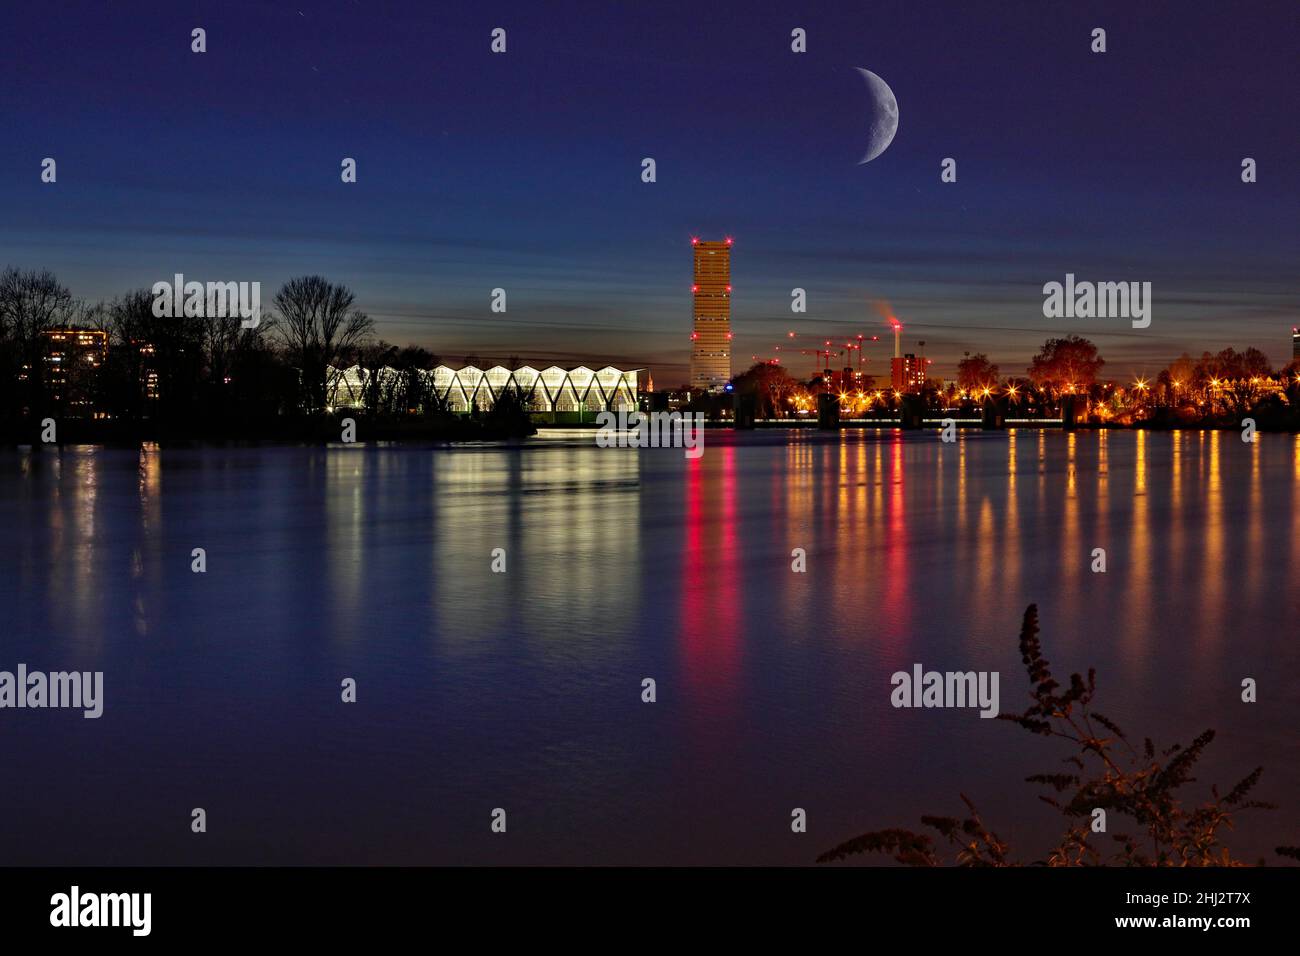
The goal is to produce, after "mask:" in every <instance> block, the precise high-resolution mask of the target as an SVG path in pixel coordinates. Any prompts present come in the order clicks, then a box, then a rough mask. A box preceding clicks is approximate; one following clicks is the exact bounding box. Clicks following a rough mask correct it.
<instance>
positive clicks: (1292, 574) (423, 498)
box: [0, 431, 1300, 863]
mask: <svg viewBox="0 0 1300 956" xmlns="http://www.w3.org/2000/svg"><path fill="white" fill-rule="evenodd" d="M587 438H589V436H587ZM6 462H7V464H6V466H5V467H4V470H3V471H0V520H2V521H3V525H4V527H5V528H6V529H7V530H8V531H9V535H8V537H9V544H8V547H6V548H5V549H4V552H3V553H4V557H3V558H2V559H0V562H2V564H0V566H2V567H3V572H4V573H3V577H2V578H0V581H2V582H3V587H4V588H5V594H4V606H5V607H7V608H11V609H15V611H14V613H13V614H12V615H8V616H9V617H10V621H8V622H7V623H6V626H5V627H4V629H3V635H4V637H3V642H2V643H0V651H2V652H3V653H0V669H12V668H13V667H14V666H16V665H17V664H18V663H19V662H24V663H27V664H28V666H29V667H31V668H42V669H46V670H56V669H69V668H79V669H93V670H103V671H105V685H106V695H107V702H106V709H105V716H104V717H103V718H101V719H100V720H99V721H87V720H82V719H81V718H80V717H78V716H76V715H70V714H67V713H58V712H50V711H42V712H32V711H2V712H0V730H3V733H0V759H2V760H3V761H4V766H6V768H8V769H9V770H10V771H11V772H12V776H11V779H13V780H21V781H23V784H24V785H23V786H21V787H6V788H4V789H3V791H2V792H0V819H6V820H10V821H15V820H18V821H22V825H21V826H16V827H14V826H11V827H10V829H9V831H8V832H7V833H6V838H5V846H6V855H7V858H8V861H10V862H15V863H36V862H42V863H109V862H126V863H152V862H157V863H201V862H229V863H237V862H248V863H263V862H289V863H295V862H304V863H376V862H397V863H422V862H429V863H443V862H449V863H461V862H498V861H499V862H558V863H574V862H617V863H630V862H651V863H668V862H806V861H808V860H810V859H811V858H812V857H813V856H815V855H816V852H817V851H819V850H821V849H824V848H825V847H826V846H828V845H829V844H831V843H833V842H835V841H836V840H838V839H839V838H841V837H844V836H846V835H850V834H852V833H853V832H856V830H858V829H863V828H870V827H881V826H892V825H911V824H915V823H916V818H917V816H918V815H919V814H920V813H922V812H932V813H949V812H952V811H953V810H955V809H957V806H956V799H957V797H956V795H957V793H958V792H959V791H962V792H966V793H969V794H970V795H971V796H972V797H973V798H974V799H976V801H977V802H978V803H979V804H980V805H981V808H982V809H983V810H984V812H985V816H986V817H987V818H989V819H991V820H992V821H993V822H994V824H995V826H996V827H997V829H999V831H1000V832H1002V833H1003V834H1004V835H1005V836H1007V837H1009V838H1011V839H1012V841H1013V843H1016V844H1020V845H1024V846H1025V855H1026V856H1032V853H1033V850H1034V849H1035V848H1036V847H1038V846H1041V844H1042V842H1043V840H1045V839H1046V838H1047V837H1048V835H1049V834H1050V831H1049V830H1048V826H1049V825H1050V824H1051V822H1052V821H1051V817H1050V814H1049V813H1048V811H1046V809H1045V808H1044V809H1041V810H1040V809H1039V807H1038V806H1037V805H1036V804H1037V801H1036V800H1035V799H1034V791H1033V789H1032V788H1031V787H1030V786H1028V785H1026V784H1023V783H1022V782H1021V780H1022V779H1023V777H1024V776H1025V775H1026V774H1028V773H1031V772H1038V771H1048V770H1053V769H1055V766H1056V765H1057V763H1058V760H1059V758H1060V757H1061V756H1063V754H1062V753H1061V752H1059V751H1057V750H1054V749H1052V747H1051V745H1049V744H1044V743H1043V742H1042V741H1040V740H1037V739H1034V738H1031V737H1029V735H1027V734H1024V733H1023V732H1021V731H1019V730H1017V729H1016V728H1013V727H1011V726H1010V725H1008V724H1005V723H1004V722H999V721H987V720H980V719H978V718H977V717H976V716H975V714H974V713H972V712H953V711H907V710H894V709H892V708H891V707H890V706H889V702H888V701H889V690H890V686H889V675H890V674H891V673H892V672H893V671H895V670H898V669H908V668H910V666H911V665H912V664H913V663H914V662H920V663H922V664H923V665H924V666H925V667H926V668H933V669H940V670H958V669H960V670H968V669H974V670H998V671H1000V672H1001V673H1002V695H1003V696H1002V705H1003V709H1004V710H1010V709H1014V708H1016V707H1018V706H1019V705H1020V702H1021V701H1022V700H1023V697H1022V696H1021V695H1022V694H1023V692H1024V688H1025V684H1024V679H1023V676H1022V674H1021V672H1020V670H1019V667H1020V665H1019V659H1018V653H1017V649H1016V631H1017V628H1018V625H1019V620H1020V616H1021V614H1022V612H1023V610H1024V607H1025V605H1026V604H1028V603H1030V602H1031V601H1032V602H1037V603H1038V605H1039V608H1040V613H1041V616H1042V623H1043V638H1044V643H1045V649H1046V652H1047V656H1048V657H1049V659H1051V660H1052V661H1053V663H1054V664H1055V665H1056V666H1057V668H1058V669H1059V670H1060V671H1061V672H1062V674H1065V673H1068V671H1069V670H1073V669H1086V668H1087V667H1089V666H1096V667H1097V670H1098V682H1099V686H1100V695H1099V704H1098V706H1099V708H1100V709H1101V710H1102V711H1103V712H1105V713H1106V714H1107V715H1108V716H1111V717H1112V718H1113V719H1115V720H1117V721H1118V722H1119V723H1120V725H1121V726H1124V727H1126V728H1131V732H1132V733H1134V734H1136V735H1137V736H1139V737H1140V736H1142V735H1147V734H1149V735H1151V736H1153V737H1155V738H1157V740H1158V741H1160V742H1164V743H1170V742H1173V741H1174V740H1181V741H1184V742H1185V741H1186V740H1188V739H1190V738H1191V737H1192V736H1194V735H1195V734H1196V733H1198V732H1199V731H1200V730H1202V729H1203V728H1205V727H1215V728H1216V729H1217V730H1218V731H1219V732H1220V739H1219V741H1218V742H1217V743H1216V745H1215V746H1214V747H1213V748H1212V749H1211V756H1210V758H1209V759H1208V760H1207V761H1206V763H1205V764H1204V772H1202V773H1201V774H1200V777H1201V779H1202V780H1206V781H1211V780H1217V781H1219V782H1220V783H1221V784H1226V785H1231V784H1232V783H1235V781H1236V779H1237V777H1239V776H1242V775H1244V774H1245V773H1246V772H1248V771H1249V770H1251V769H1253V767H1254V766H1255V765H1256V764H1264V765H1265V767H1266V768H1267V769H1266V774H1265V777H1264V785H1263V787H1262V790H1263V791H1266V792H1262V793H1261V794H1260V795H1261V798H1264V799H1268V798H1272V799H1276V800H1278V801H1279V802H1281V803H1283V809H1282V810H1280V811H1278V812H1277V813H1275V814H1272V815H1264V816H1262V817H1256V818H1253V819H1247V820H1245V821H1243V825H1242V828H1241V829H1240V830H1239V834H1238V837H1237V839H1236V840H1235V841H1234V845H1235V846H1238V847H1240V848H1241V849H1242V850H1243V852H1247V853H1249V854H1259V853H1263V852H1266V851H1267V849H1268V848H1269V847H1271V846H1273V845H1276V844H1277V843H1284V842H1290V843H1296V842H1300V834H1298V833H1296V832H1295V823H1294V821H1296V820H1297V819H1300V814H1297V812H1296V811H1297V806H1296V805H1295V803H1294V795H1295V794H1296V793H1300V786H1297V784H1300V769H1298V768H1300V760H1297V757H1298V756H1300V753H1298V744H1297V734H1296V732H1295V731H1296V727H1297V722H1296V718H1295V717H1294V715H1295V714H1296V713H1297V707H1300V688H1298V682H1297V681H1296V680H1295V679H1294V675H1295V674H1296V668H1297V664H1298V663H1300V651H1298V649H1297V648H1298V645H1297V642H1296V640H1295V637H1296V627H1295V621H1296V620H1298V619H1300V616H1298V614H1297V612H1300V585H1298V584H1297V575H1296V569H1297V568H1298V567H1300V437H1293V436H1276V435H1262V436H1260V440H1259V441H1258V442H1257V443H1256V444H1253V445H1246V444H1244V443H1241V442H1240V441H1238V440H1237V436H1236V434H1235V433H1217V432H1214V433H1173V434H1163V433H1145V432H1137V433H1132V432H1115V433H1105V432H1103V433H1100V434H1097V433H1087V432H1083V433H1077V434H1064V433H1060V432H1032V431H1013V432H1008V433H988V434H983V433H964V434H963V435H962V436H961V438H960V440H959V441H958V442H957V443H956V444H955V445H944V444H943V443H941V442H939V441H938V440H937V438H935V437H934V436H933V435H912V436H907V437H906V438H904V437H902V436H901V435H900V434H898V433H892V432H880V433H876V432H866V433H863V432H852V431H846V432H843V433H841V434H838V435H822V434H814V433H810V432H801V433H794V434H785V433H754V434H749V435H743V436H736V435H732V434H730V433H726V432H709V433H708V436H707V441H706V447H705V453H704V455H703V457H702V458H699V459H697V460H690V459H686V458H685V457H684V456H683V455H682V454H681V451H680V450H670V449H654V450H644V451H641V452H637V451H636V450H629V449H597V448H595V447H593V445H592V444H590V443H589V442H588V441H587V440H586V438H582V437H574V436H572V435H569V436H563V435H561V436H560V437H549V436H548V437H547V438H546V439H544V440H542V441H539V442H534V443H531V444H529V445H528V446H526V447H522V448H494V447H478V448H460V449H455V450H451V451H448V450H437V451H430V450H427V449H418V448H413V447H344V446H337V447H332V448H328V449H305V448H301V449H300V448H265V449H206V450H174V449H159V448H157V447H148V448H145V449H142V450H140V451H138V452H136V451H129V452H128V451H122V450H105V449H96V448H67V449H64V450H63V451H62V452H61V453H56V452H50V451H44V452H42V451H35V452H22V451H20V452H19V453H17V454H15V455H11V456H9V457H8V458H7V459H6ZM196 547H202V548H204V549H205V550H206V556H207V568H208V570H207V573H205V574H201V575H200V574H194V573H192V572H191V571H190V563H191V560H192V558H191V551H192V549H193V548H196ZM496 548H501V549H504V552H505V560H506V562H507V571H506V573H504V574H494V573H492V572H491V571H490V565H491V562H492V554H493V549H496ZM795 548H803V549H804V550H805V551H806V554H807V567H808V570H807V573H805V574H798V573H795V572H793V571H792V570H791V561H792V560H793V559H792V551H793V549H795ZM1095 548H1104V549H1105V552H1106V567H1107V570H1106V573H1104V574H1095V573H1093V572H1092V571H1091V570H1090V568H1091V564H1092V561H1093V549H1095ZM1287 675H1291V677H1290V679H1287ZM348 676H350V677H354V678H355V679H356V680H357V683H358V702H357V703H356V704H354V705H343V704H341V703H340V702H339V682H340V680H341V679H342V678H343V677H348ZM1246 676H1252V677H1255V678H1256V679H1257V680H1259V681H1260V686H1261V694H1260V702H1259V703H1257V704H1253V705H1245V704H1242V703H1241V702H1240V699H1239V692H1240V681H1241V679H1242V678H1243V677H1246ZM645 677H652V678H654V679H655V680H656V682H657V693H658V701H657V702H656V703H654V704H644V703H642V702H641V700H640V694H641V681H642V679H643V678H645ZM1288 797H1291V798H1292V799H1291V801H1290V802H1288ZM193 806H204V807H205V808H206V809H207V810H208V814H209V819H210V820H213V819H215V820H217V821H220V825H219V829H217V828H215V827H214V832H215V833H218V834H219V838H215V839H210V840H206V841H203V842H202V843H196V842H194V841H193V840H191V839H190V838H189V837H190V835H189V833H188V828H187V821H188V814H189V809H190V808H191V807H193ZM497 806H501V807H506V808H507V809H508V811H509V813H510V815H511V816H510V820H511V824H510V833H509V837H508V839H505V840H502V839H494V838H493V837H492V836H491V835H490V834H489V832H488V827H487V820H488V815H489V813H490V811H491V810H492V808H494V807H497ZM795 806H799V807H804V808H806V809H807V810H808V812H809V819H810V823H811V826H810V831H811V832H810V833H809V834H808V835H807V836H805V837H797V836H795V835H793V834H790V832H789V827H788V820H789V812H790V809H791V808H792V807H795Z"/></svg>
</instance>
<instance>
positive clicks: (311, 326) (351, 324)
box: [274, 276, 374, 413]
mask: <svg viewBox="0 0 1300 956" xmlns="http://www.w3.org/2000/svg"><path fill="white" fill-rule="evenodd" d="M274 303H275V311H276V316H275V332H276V334H277V335H278V337H279V339H280V341H281V342H283V344H284V349H285V353H286V358H287V359H288V361H289V363H290V364H291V365H293V366H294V367H295V368H297V369H298V372H299V375H300V376H301V395H300V402H301V405H302V408H303V410H304V411H306V412H308V413H315V412H319V411H321V410H323V409H324V408H325V396H326V395H327V394H328V393H329V392H330V390H332V388H333V386H334V384H335V383H334V381H333V380H332V375H337V372H338V370H339V369H340V367H341V365H342V363H343V359H344V357H346V356H349V355H350V354H351V353H352V352H353V351H354V350H355V349H356V348H357V347H358V346H360V345H362V344H363V343H364V342H365V341H366V339H367V338H369V336H370V334H371V332H372V330H373V329H374V322H373V320H371V318H370V317H369V316H367V315H366V314H365V313H364V312H362V311H361V310H360V309H358V308H357V307H356V296H355V295H354V294H353V293H352V290H351V289H349V288H347V287H346V286H343V285H336V284H334V283H332V282H329V281H328V280H326V279H324V278H322V277H321V276H302V277H299V278H296V279H290V280H289V281H288V282H286V283H285V284H284V285H283V286H282V287H281V288H280V291H279V292H277V293H276V294H275V299H274ZM331 368H333V369H335V370H336V371H335V372H334V373H331V372H330V369H331Z"/></svg>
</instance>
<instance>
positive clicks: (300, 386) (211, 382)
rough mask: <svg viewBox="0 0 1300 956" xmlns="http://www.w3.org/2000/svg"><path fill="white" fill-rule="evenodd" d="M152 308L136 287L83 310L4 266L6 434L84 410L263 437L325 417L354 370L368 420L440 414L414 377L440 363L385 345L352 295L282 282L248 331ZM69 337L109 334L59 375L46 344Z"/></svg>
mask: <svg viewBox="0 0 1300 956" xmlns="http://www.w3.org/2000/svg"><path fill="white" fill-rule="evenodd" d="M154 301H155V297H154V295H153V293H152V292H151V291H150V290H147V289H137V290H133V291H131V292H127V293H126V294H124V295H122V296H120V297H118V298H116V299H114V300H112V301H111V302H98V303H88V302H84V301H82V300H79V299H77V298H75V297H74V296H73V295H72V294H71V292H70V291H69V289H68V288H67V286H65V285H63V284H62V283H61V282H60V281H59V280H58V278H57V277H56V276H55V275H54V274H53V273H51V272H50V271H48V270H21V269H17V268H13V267H10V268H7V269H6V270H5V271H4V272H3V273H2V274H0V422H3V423H4V424H5V425H6V426H8V429H7V430H9V431H11V432H12V431H22V430H23V428H22V426H24V425H25V424H30V423H31V422H39V421H41V420H43V419H45V418H47V417H52V418H55V419H63V418H65V417H77V416H85V415H86V414H87V413H88V412H90V413H91V414H93V415H94V416H95V417H97V418H102V419H106V420H111V421H112V422H115V423H117V424H118V425H120V426H127V427H129V426H131V425H133V424H137V423H141V422H144V421H148V422H149V423H151V425H152V426H153V427H155V428H157V429H161V430H162V431H164V432H168V433H172V434H194V435H202V434H206V433H209V432H212V431H218V432H228V433H230V434H232V435H235V434H239V433H241V432H244V433H248V432H250V431H252V432H256V431H257V430H258V427H257V426H262V425H265V423H266V422H267V421H268V420H269V419H273V418H277V417H278V418H290V419H292V418H295V417H297V418H303V417H311V416H319V415H320V413H322V412H324V411H325V410H326V409H327V407H328V406H327V403H328V399H329V396H330V395H331V394H332V391H333V388H334V386H335V385H336V384H337V383H336V381H334V377H335V376H337V375H338V374H340V370H341V369H343V368H346V367H350V366H355V365H360V366H362V367H363V368H364V369H366V370H368V373H369V374H368V375H367V379H366V388H365V389H364V393H363V395H362V396H361V400H362V404H363V410H364V411H365V412H366V413H369V414H372V415H390V416H408V417H419V416H433V417H437V416H440V415H445V414H446V407H445V405H444V404H443V403H441V402H439V400H438V398H437V396H436V395H434V394H433V392H432V389H431V388H429V384H428V377H427V376H424V375H420V374H417V373H418V372H420V371H425V370H428V369H432V368H433V367H434V366H435V365H437V364H439V361H440V360H439V357H438V356H437V355H434V354H433V353H431V352H429V351H428V350H427V349H423V348H420V347H418V346H414V345H412V346H407V347H405V348H398V347H397V346H394V345H391V344H389V343H387V342H383V341H381V340H378V339H377V338H376V336H375V334H374V321H373V320H372V319H371V318H370V317H369V316H368V315H366V313H365V312H364V311H362V310H361V309H360V308H358V306H357V304H356V296H355V294H354V293H353V292H352V290H350V289H349V288H347V287H346V286H344V285H340V284H337V283H333V282H330V281H328V280H327V279H325V278H323V277H321V276H315V275H311V276H301V277H296V278H293V279H290V280H288V281H287V282H285V283H284V285H283V286H281V287H280V289H279V291H278V292H276V294H275V295H274V297H273V298H272V300H271V303H270V305H271V307H270V308H269V309H267V310H265V311H264V312H263V314H262V316H261V318H260V321H259V322H258V323H257V324H256V325H255V326H253V327H251V328H245V327H244V325H243V324H242V323H241V320H240V318H239V317H238V316H229V317H213V316H214V313H215V312H216V310H214V309H211V308H209V309H207V310H205V311H206V312H207V315H206V316H203V317H191V318H169V317H159V316H156V315H155V314H154ZM67 329H83V330H90V331H92V332H94V333H97V334H102V341H103V342H104V344H105V346H106V347H105V348H104V350H103V351H102V354H92V353H97V350H95V349H91V350H89V351H80V352H78V351H74V353H73V354H72V355H67V354H65V356H64V358H65V359H68V361H66V362H64V363H63V364H62V365H60V366H55V365H53V364H51V362H50V360H49V357H50V355H51V339H50V333H52V332H55V331H58V330H67ZM96 341H100V339H96ZM91 359H93V361H92V360H91ZM380 368H385V369H394V370H396V374H393V373H391V372H386V373H385V374H383V375H380V374H378V370H379V369H380ZM56 386H57V387H56ZM90 410H93V411H90Z"/></svg>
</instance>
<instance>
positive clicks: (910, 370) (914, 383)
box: [889, 352, 926, 393]
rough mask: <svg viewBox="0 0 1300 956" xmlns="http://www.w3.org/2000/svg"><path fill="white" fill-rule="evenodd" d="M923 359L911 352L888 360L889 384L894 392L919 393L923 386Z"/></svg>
mask: <svg viewBox="0 0 1300 956" xmlns="http://www.w3.org/2000/svg"><path fill="white" fill-rule="evenodd" d="M925 365H926V362H925V359H924V358H918V357H917V356H915V355H913V354H912V353H911V352H908V353H907V354H906V355H896V356H894V358H892V359H890V364H889V373H890V374H889V384H890V386H891V387H892V388H893V389H894V391H896V392H905V393H906V392H919V391H921V389H922V388H923V387H924V386H925Z"/></svg>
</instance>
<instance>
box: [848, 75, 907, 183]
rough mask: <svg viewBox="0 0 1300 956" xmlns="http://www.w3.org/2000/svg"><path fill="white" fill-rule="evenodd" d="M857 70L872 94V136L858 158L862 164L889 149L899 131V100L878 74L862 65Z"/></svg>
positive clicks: (859, 163)
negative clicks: (864, 151)
mask: <svg viewBox="0 0 1300 956" xmlns="http://www.w3.org/2000/svg"><path fill="white" fill-rule="evenodd" d="M857 71H858V72H859V73H861V74H862V78H863V79H865V80H866V81H867V92H869V93H870V94H871V126H870V130H869V132H870V134H871V138H870V139H869V140H868V142H867V151H866V153H865V154H863V157H862V158H861V159H860V160H858V165H859V166H861V165H862V164H863V163H869V162H871V161H872V160H873V159H875V158H876V157H877V156H879V155H880V154H881V153H883V152H884V151H885V150H887V149H888V148H889V144H890V143H892V142H893V141H894V134H895V133H897V132H898V100H897V99H896V98H895V97H894V91H893V90H891V89H890V88H889V84H888V83H886V82H885V81H884V80H882V79H881V78H880V77H878V76H876V74H874V73H872V72H871V71H870V70H864V69H863V68H862V67H857Z"/></svg>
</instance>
